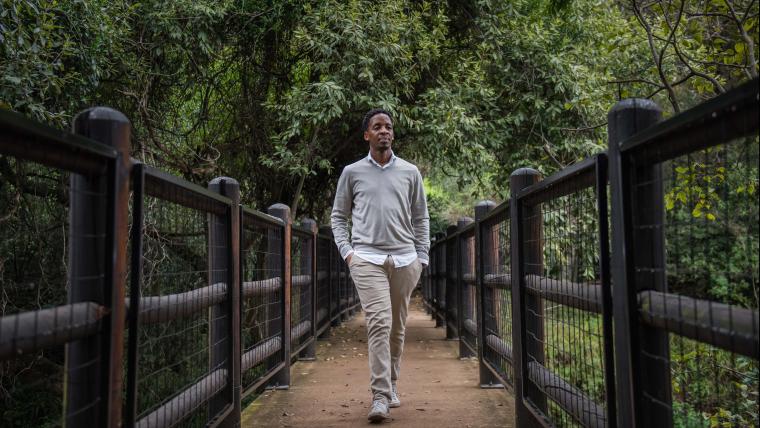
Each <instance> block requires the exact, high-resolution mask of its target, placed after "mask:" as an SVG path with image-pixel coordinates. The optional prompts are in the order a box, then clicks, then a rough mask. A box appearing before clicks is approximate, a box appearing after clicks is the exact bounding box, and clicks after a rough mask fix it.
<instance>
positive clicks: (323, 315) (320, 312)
mask: <svg viewBox="0 0 760 428" xmlns="http://www.w3.org/2000/svg"><path fill="white" fill-rule="evenodd" d="M327 313H328V311H327V308H319V310H318V311H317V324H319V323H321V322H322V320H323V319H325V318H326V317H327Z"/></svg>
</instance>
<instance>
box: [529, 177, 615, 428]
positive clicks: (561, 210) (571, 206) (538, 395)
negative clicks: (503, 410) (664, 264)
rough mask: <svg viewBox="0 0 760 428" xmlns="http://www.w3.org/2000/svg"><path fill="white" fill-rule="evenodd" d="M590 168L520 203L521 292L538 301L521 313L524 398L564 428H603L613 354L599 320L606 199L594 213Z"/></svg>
mask: <svg viewBox="0 0 760 428" xmlns="http://www.w3.org/2000/svg"><path fill="white" fill-rule="evenodd" d="M589 167H590V168H589V169H588V172H586V173H585V174H583V173H582V175H574V176H573V175H571V176H568V177H567V178H565V179H564V180H558V182H557V183H556V184H555V185H553V186H548V187H547V188H546V189H543V190H542V191H540V192H535V193H533V194H531V195H530V196H529V197H528V198H527V200H526V201H525V202H524V203H523V204H522V209H523V219H522V220H523V224H522V227H523V228H524V229H525V230H524V232H523V236H524V237H525V239H524V241H523V242H522V245H523V253H524V255H525V257H524V259H523V267H522V271H523V272H524V279H523V281H524V284H523V286H524V290H525V292H526V293H527V294H530V295H532V296H535V297H537V298H539V299H540V300H538V301H536V302H535V303H534V304H533V305H530V304H526V307H525V330H526V331H525V338H526V339H525V343H524V347H525V350H526V370H525V371H526V373H527V382H529V383H530V387H529V388H528V391H530V392H532V393H533V394H532V396H530V397H528V398H529V399H531V400H532V404H534V405H535V406H536V407H537V408H538V409H539V410H540V411H541V412H543V414H544V415H545V417H546V418H548V419H549V420H550V421H551V423H552V424H554V425H555V426H563V427H564V426H607V425H609V420H608V416H609V409H608V407H609V404H608V399H607V394H608V389H607V388H608V387H609V388H612V385H611V384H610V385H608V383H607V381H609V382H611V380H610V378H609V376H608V371H609V369H610V367H608V366H609V365H610V364H611V358H612V355H611V352H610V350H609V349H608V348H606V347H605V344H606V341H605V332H604V318H603V316H602V313H603V307H604V305H605V300H604V298H603V296H604V293H603V288H604V287H608V284H607V283H606V282H605V281H604V280H603V278H608V275H607V272H604V274H603V272H602V271H601V266H602V265H603V263H602V260H601V259H602V258H603V257H608V254H607V252H606V251H604V250H603V248H605V246H604V245H602V243H601V240H602V239H607V238H606V234H605V235H604V236H602V235H601V234H600V230H601V229H602V228H604V229H605V230H606V221H605V222H604V223H603V224H602V227H600V224H599V221H600V218H602V216H603V217H604V218H605V219H606V212H607V211H606V202H604V201H606V198H604V199H603V202H602V203H605V206H604V207H603V209H602V210H601V211H600V209H599V208H600V207H599V199H598V197H597V196H598V194H597V192H596V189H595V188H594V186H593V183H594V181H593V180H588V179H586V178H585V177H588V178H594V174H593V172H594V170H593V167H594V164H589ZM602 180H606V175H605V176H604V177H602ZM601 191H602V192H606V187H605V188H603V189H602V190H601ZM531 198H532V201H531ZM607 304H609V302H607Z"/></svg>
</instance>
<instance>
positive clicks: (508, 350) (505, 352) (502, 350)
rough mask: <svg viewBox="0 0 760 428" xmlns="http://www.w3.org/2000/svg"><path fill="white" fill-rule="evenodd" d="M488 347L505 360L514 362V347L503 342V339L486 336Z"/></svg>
mask: <svg viewBox="0 0 760 428" xmlns="http://www.w3.org/2000/svg"><path fill="white" fill-rule="evenodd" d="M486 345H488V346H489V347H490V348H491V349H493V350H494V352H496V353H497V354H499V355H501V356H502V357H504V358H505V359H507V360H509V361H512V347H511V346H509V345H508V344H507V342H505V341H503V340H501V337H499V336H496V335H494V334H489V335H488V336H486Z"/></svg>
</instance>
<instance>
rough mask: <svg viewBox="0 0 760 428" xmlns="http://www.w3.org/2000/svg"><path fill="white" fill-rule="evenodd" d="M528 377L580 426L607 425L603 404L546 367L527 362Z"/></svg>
mask: <svg viewBox="0 0 760 428" xmlns="http://www.w3.org/2000/svg"><path fill="white" fill-rule="evenodd" d="M528 378H529V379H530V381H531V382H533V383H534V384H535V385H536V386H537V387H538V388H540V389H541V390H542V391H544V393H545V394H546V395H547V396H548V397H549V398H551V399H552V400H553V401H554V402H555V403H557V404H558V405H559V406H560V407H562V408H563V409H564V410H565V411H566V412H568V413H570V414H571V415H572V416H573V417H574V418H575V419H576V420H577V421H578V422H580V424H581V425H582V426H584V427H592V428H594V427H606V426H607V418H606V416H605V415H604V407H603V406H600V405H599V404H597V403H596V402H595V401H594V400H592V399H591V398H589V397H588V396H587V395H586V394H584V393H583V391H581V390H580V389H578V388H576V387H575V386H573V385H571V384H569V383H567V382H565V381H564V380H562V378H561V377H560V376H558V375H556V374H554V373H553V372H551V371H549V370H548V369H547V368H546V367H544V366H542V365H541V364H539V363H537V362H535V361H533V362H530V363H528Z"/></svg>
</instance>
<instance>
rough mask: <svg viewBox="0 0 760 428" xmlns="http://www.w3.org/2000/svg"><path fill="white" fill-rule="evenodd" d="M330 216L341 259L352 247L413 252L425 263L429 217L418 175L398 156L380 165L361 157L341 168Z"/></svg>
mask: <svg viewBox="0 0 760 428" xmlns="http://www.w3.org/2000/svg"><path fill="white" fill-rule="evenodd" d="M349 215H350V216H351V224H352V227H351V237H350V241H349V233H348V218H349ZM330 220H331V223H332V230H333V236H334V237H335V243H336V244H337V245H338V250H339V251H340V255H341V256H342V257H343V258H345V257H346V254H348V252H349V251H351V249H352V248H353V249H355V250H360V251H362V250H363V251H370V252H374V253H387V254H389V255H390V254H393V255H402V254H408V253H411V252H415V251H416V252H417V255H418V256H419V258H420V259H421V260H422V261H424V262H426V263H427V261H428V250H429V249H430V236H429V235H430V219H429V215H428V210H427V202H426V201H425V190H424V189H423V187H422V175H420V171H419V170H418V169H417V167H416V166H414V165H412V164H411V163H409V162H407V161H405V160H403V159H401V158H399V157H396V159H395V160H394V161H393V162H392V163H391V164H390V165H388V166H387V167H385V168H381V167H379V166H377V165H375V164H374V163H373V162H372V161H371V160H369V159H368V158H366V157H365V158H363V159H361V160H360V161H358V162H354V163H352V164H351V165H348V166H346V167H345V168H344V169H343V172H342V173H341V175H340V179H339V180H338V188H337V190H336V192H335V202H334V203H333V209H332V214H331V216H330Z"/></svg>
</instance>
